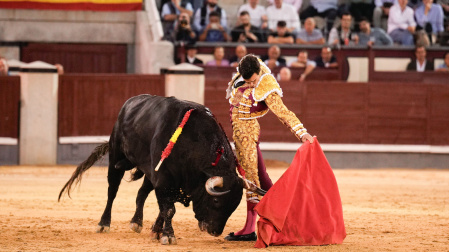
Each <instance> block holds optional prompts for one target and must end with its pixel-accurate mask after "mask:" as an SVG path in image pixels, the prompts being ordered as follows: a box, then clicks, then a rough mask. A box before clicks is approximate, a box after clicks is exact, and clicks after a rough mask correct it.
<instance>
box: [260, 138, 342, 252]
mask: <svg viewBox="0 0 449 252" xmlns="http://www.w3.org/2000/svg"><path fill="white" fill-rule="evenodd" d="M314 139H315V141H314V142H313V144H309V143H308V142H307V143H304V144H303V145H302V146H301V147H300V148H299V149H298V151H297V152H296V155H295V157H294V159H293V162H292V163H291V165H290V167H289V168H288V169H287V171H285V173H284V174H283V175H282V176H281V178H279V180H278V181H277V182H276V183H275V184H274V185H273V187H271V188H270V190H268V192H267V194H265V196H264V197H263V198H262V200H261V201H260V202H259V204H257V206H256V207H255V210H256V211H257V213H258V214H259V216H260V218H259V221H258V222H257V242H256V245H255V246H254V247H256V248H265V247H268V246H270V245H326V244H341V243H342V242H343V240H344V238H345V237H346V230H345V224H344V221H343V209H342V206H341V199H340V193H339V192H338V186H337V181H336V180H335V176H334V173H333V172H332V169H331V167H330V165H329V163H328V162H327V159H326V157H325V156H324V153H323V150H322V149H321V146H320V144H319V143H318V140H317V139H316V137H315V138H314Z"/></svg>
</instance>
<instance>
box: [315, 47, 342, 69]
mask: <svg viewBox="0 0 449 252" xmlns="http://www.w3.org/2000/svg"><path fill="white" fill-rule="evenodd" d="M315 63H316V66H317V67H320V68H338V62H337V58H336V57H335V56H334V55H333V54H332V49H331V48H330V47H328V46H326V47H323V48H322V49H321V54H320V56H318V57H316V58H315Z"/></svg>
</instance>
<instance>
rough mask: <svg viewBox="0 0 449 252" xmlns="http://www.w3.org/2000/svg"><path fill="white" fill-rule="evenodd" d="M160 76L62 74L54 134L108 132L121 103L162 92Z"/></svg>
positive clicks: (92, 134)
mask: <svg viewBox="0 0 449 252" xmlns="http://www.w3.org/2000/svg"><path fill="white" fill-rule="evenodd" d="M164 84H165V81H164V76H163V75H126V74H113V75H98V74H85V75H75V74H73V75H72V74H69V75H62V76H60V81H59V112H58V113H59V123H58V136H60V137H61V136H97V135H110V134H111V131H112V127H113V126H114V123H115V121H116V120H117V115H118V113H119V111H120V108H121V107H122V105H123V103H125V101H126V100H128V99H129V98H130V97H132V96H136V95H139V94H152V95H161V96H164V95H165V87H164Z"/></svg>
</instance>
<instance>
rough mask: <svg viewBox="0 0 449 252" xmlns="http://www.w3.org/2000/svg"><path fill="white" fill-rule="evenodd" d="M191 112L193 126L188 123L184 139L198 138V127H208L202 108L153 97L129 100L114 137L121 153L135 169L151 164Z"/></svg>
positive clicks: (179, 101)
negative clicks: (190, 111)
mask: <svg viewBox="0 0 449 252" xmlns="http://www.w3.org/2000/svg"><path fill="white" fill-rule="evenodd" d="M190 109H195V110H196V111H195V112H194V113H192V118H195V119H193V120H195V122H194V123H192V122H190V119H189V122H188V123H187V125H186V127H185V128H186V129H185V130H184V133H183V135H186V134H188V135H190V136H194V137H197V135H198V134H201V133H200V131H201V129H200V128H199V127H201V126H202V125H209V126H206V127H208V128H210V127H211V126H210V124H211V119H212V118H206V117H205V111H206V108H205V107H204V106H203V105H200V104H197V103H193V102H188V101H182V100H178V99H176V98H174V97H161V96H153V95H139V96H135V97H132V98H130V99H128V101H126V102H125V104H124V105H123V107H122V109H121V111H120V114H119V117H118V120H117V123H116V126H115V128H114V131H115V134H114V135H115V136H116V137H117V138H118V141H117V142H120V143H121V144H120V146H121V147H122V152H123V153H124V154H125V155H126V156H127V158H128V159H130V161H131V162H133V163H135V164H136V165H138V164H140V163H151V161H152V160H153V159H154V158H156V157H157V156H158V158H160V155H161V151H162V150H163V148H165V146H166V145H167V144H168V142H169V140H170V137H171V136H172V134H173V133H174V131H175V130H176V128H177V127H178V125H179V123H180V122H181V120H182V118H183V117H184V114H185V113H186V112H187V111H188V110H190ZM212 120H213V119H212ZM198 121H200V122H198ZM192 124H193V125H194V126H193V127H192ZM193 131H195V132H193ZM185 132H188V133H185ZM181 145H182V144H181Z"/></svg>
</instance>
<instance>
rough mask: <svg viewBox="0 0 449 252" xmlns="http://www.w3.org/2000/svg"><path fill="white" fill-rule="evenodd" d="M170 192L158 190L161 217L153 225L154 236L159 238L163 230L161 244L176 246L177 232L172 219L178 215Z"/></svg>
mask: <svg viewBox="0 0 449 252" xmlns="http://www.w3.org/2000/svg"><path fill="white" fill-rule="evenodd" d="M170 192H171V190H167V189H163V190H158V189H156V197H157V202H158V205H159V216H158V217H157V219H156V222H155V223H154V225H153V235H156V237H157V238H159V234H161V233H160V232H161V230H162V236H160V242H161V244H163V245H167V244H172V245H174V244H176V237H175V232H174V230H173V227H172V219H173V216H174V215H175V213H176V209H175V203H174V201H173V199H172V198H173V197H171V195H170Z"/></svg>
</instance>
